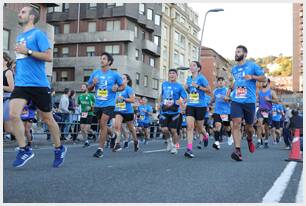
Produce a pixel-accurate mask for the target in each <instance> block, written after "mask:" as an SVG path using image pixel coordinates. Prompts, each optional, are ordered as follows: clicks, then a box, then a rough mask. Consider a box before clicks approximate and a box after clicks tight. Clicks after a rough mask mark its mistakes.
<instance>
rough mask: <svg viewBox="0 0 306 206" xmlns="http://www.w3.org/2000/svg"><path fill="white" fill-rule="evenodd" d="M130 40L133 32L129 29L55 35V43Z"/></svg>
mask: <svg viewBox="0 0 306 206" xmlns="http://www.w3.org/2000/svg"><path fill="white" fill-rule="evenodd" d="M123 41H127V42H132V41H134V32H133V31H130V30H120V31H102V32H82V33H69V34H57V35H55V44H67V43H91V42H123Z"/></svg>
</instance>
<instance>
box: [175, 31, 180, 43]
mask: <svg viewBox="0 0 306 206" xmlns="http://www.w3.org/2000/svg"><path fill="white" fill-rule="evenodd" d="M174 41H175V43H177V44H179V41H180V34H179V33H178V32H175V33H174Z"/></svg>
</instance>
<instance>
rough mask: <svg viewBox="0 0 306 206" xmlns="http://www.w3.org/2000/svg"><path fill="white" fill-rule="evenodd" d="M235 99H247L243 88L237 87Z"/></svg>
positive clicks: (245, 90)
mask: <svg viewBox="0 0 306 206" xmlns="http://www.w3.org/2000/svg"><path fill="white" fill-rule="evenodd" d="M236 98H241V99H243V98H247V89H246V88H245V87H237V89H236Z"/></svg>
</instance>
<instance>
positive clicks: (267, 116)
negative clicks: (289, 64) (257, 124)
mask: <svg viewBox="0 0 306 206" xmlns="http://www.w3.org/2000/svg"><path fill="white" fill-rule="evenodd" d="M261 115H262V116H263V118H269V113H268V112H264V111H262V112H261Z"/></svg>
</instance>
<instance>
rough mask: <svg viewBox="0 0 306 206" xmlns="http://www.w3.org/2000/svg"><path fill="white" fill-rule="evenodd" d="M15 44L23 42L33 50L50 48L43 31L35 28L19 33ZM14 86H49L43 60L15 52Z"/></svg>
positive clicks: (43, 50) (41, 50)
mask: <svg viewBox="0 0 306 206" xmlns="http://www.w3.org/2000/svg"><path fill="white" fill-rule="evenodd" d="M17 44H24V45H26V47H27V48H28V49H30V50H32V51H34V52H35V51H36V52H45V51H47V50H48V49H50V48H51V47H50V44H49V41H48V38H47V36H46V35H45V33H43V32H42V31H40V30H39V29H37V28H33V29H31V30H29V31H26V32H23V33H21V34H19V35H18V36H17V39H16V45H17ZM15 86H20V87H49V88H50V84H49V81H48V78H47V75H46V68H45V61H43V60H38V59H36V58H34V57H31V56H28V55H24V54H20V53H17V52H16V75H15Z"/></svg>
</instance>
